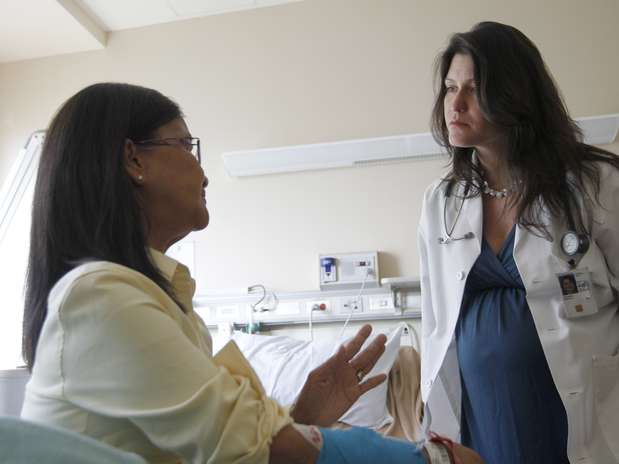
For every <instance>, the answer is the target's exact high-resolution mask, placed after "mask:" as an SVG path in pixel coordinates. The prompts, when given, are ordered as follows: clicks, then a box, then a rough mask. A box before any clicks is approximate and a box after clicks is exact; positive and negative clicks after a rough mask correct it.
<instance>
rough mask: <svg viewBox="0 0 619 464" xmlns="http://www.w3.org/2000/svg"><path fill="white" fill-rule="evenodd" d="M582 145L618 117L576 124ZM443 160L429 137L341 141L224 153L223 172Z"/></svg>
mask: <svg viewBox="0 0 619 464" xmlns="http://www.w3.org/2000/svg"><path fill="white" fill-rule="evenodd" d="M576 122H577V123H578V124H579V126H580V127H581V128H582V130H583V133H584V140H585V142H586V143H589V144H592V145H605V144H609V143H612V142H613V141H614V140H615V138H616V137H617V130H618V129H619V113H617V114H609V115H604V116H592V117H587V118H579V119H577V120H576ZM441 156H444V154H442V150H441V147H439V145H438V144H437V143H436V142H435V141H434V139H433V138H432V135H431V134H430V133H422V134H406V135H395V136H391V137H378V138H371V139H358V140H345V141H340V142H331V143H316V144H311V145H295V146H288V147H277V148H262V149H258V150H244V151H234V152H228V153H224V154H223V155H222V157H223V161H224V166H225V168H226V172H227V173H228V174H229V175H230V176H234V177H245V176H258V175H262V174H275V173H283V172H294V171H310V170H315V169H331V168H341V167H347V166H359V165H368V164H379V163H391V162H396V161H409V160H423V159H431V158H439V157H441Z"/></svg>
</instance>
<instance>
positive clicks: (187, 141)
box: [133, 137, 202, 164]
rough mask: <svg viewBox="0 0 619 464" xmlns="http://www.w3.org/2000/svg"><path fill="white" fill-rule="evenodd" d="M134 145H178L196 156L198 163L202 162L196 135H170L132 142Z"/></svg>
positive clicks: (198, 140)
mask: <svg viewBox="0 0 619 464" xmlns="http://www.w3.org/2000/svg"><path fill="white" fill-rule="evenodd" d="M133 143H135V144H136V145H146V146H148V145H150V146H165V145H169V146H174V145H177V146H180V147H181V148H182V149H183V150H185V151H186V152H189V153H191V154H192V155H193V156H195V157H196V159H197V160H198V163H199V164H202V156H201V154H200V139H199V138H198V137H170V138H166V139H148V140H140V141H139V142H133Z"/></svg>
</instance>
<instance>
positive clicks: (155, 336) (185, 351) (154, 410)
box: [58, 271, 292, 463]
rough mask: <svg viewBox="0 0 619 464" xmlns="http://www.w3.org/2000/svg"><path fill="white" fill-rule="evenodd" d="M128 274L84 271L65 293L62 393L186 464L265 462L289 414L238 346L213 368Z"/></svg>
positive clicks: (144, 285) (142, 282)
mask: <svg viewBox="0 0 619 464" xmlns="http://www.w3.org/2000/svg"><path fill="white" fill-rule="evenodd" d="M133 274H134V273H126V274H122V273H117V272H109V271H107V272H106V271H102V272H92V273H89V274H86V275H83V276H80V277H79V278H78V279H76V280H75V281H74V282H73V284H72V285H71V287H70V288H69V289H68V290H67V291H66V292H65V293H64V296H63V300H62V302H61V303H60V306H59V313H58V315H59V320H60V325H61V328H62V340H63V341H62V344H61V350H60V351H61V353H60V356H61V371H62V373H61V374H62V383H63V385H62V387H63V395H64V397H65V398H66V399H67V400H68V401H70V402H71V403H73V404H75V405H77V406H79V407H81V408H83V409H85V410H89V411H92V412H94V413H98V414H103V415H107V416H111V417H116V418H126V419H128V420H130V421H131V422H132V423H134V424H135V425H136V426H137V427H138V428H139V429H140V430H142V431H143V433H144V434H145V435H146V436H147V437H148V439H149V440H150V441H151V442H152V443H153V444H154V445H155V446H157V447H159V448H161V449H164V450H167V451H170V452H173V453H175V454H178V455H180V456H182V457H183V458H184V459H185V460H186V461H188V462H191V463H202V462H209V463H266V462H268V457H269V445H270V443H271V440H272V437H273V436H274V435H276V434H277V433H278V432H279V430H280V429H281V428H282V427H284V426H285V425H287V424H289V423H291V422H292V420H291V419H290V417H289V414H288V411H287V410H285V409H283V408H281V407H280V406H279V405H278V404H277V403H276V402H275V401H274V400H272V399H270V398H267V397H266V395H265V394H264V391H263V389H262V387H261V386H260V383H259V381H258V383H257V384H256V379H253V378H252V375H254V377H255V374H253V371H252V369H251V367H250V366H249V365H248V364H247V363H246V361H245V360H244V358H243V356H242V355H241V354H240V352H239V353H238V354H236V358H235V357H234V356H233V357H232V358H230V357H229V356H228V358H227V362H220V363H219V364H220V365H218V364H217V363H216V362H214V360H213V358H212V357H210V355H208V353H205V352H203V351H202V350H200V349H199V348H197V347H196V346H195V345H194V344H193V343H191V341H190V340H189V339H188V337H187V336H186V335H185V334H184V333H183V330H182V328H181V326H180V325H179V323H178V321H177V320H175V319H174V318H173V317H170V315H169V314H166V312H165V311H166V308H165V304H164V303H162V302H163V301H164V296H165V294H163V292H161V290H160V289H159V288H158V287H156V286H155V285H154V283H153V282H152V281H150V280H148V279H146V278H145V277H144V276H142V275H140V274H137V273H135V275H133ZM158 292H159V293H158ZM161 294H163V296H162V295H161ZM231 359H232V361H230V360H231ZM235 363H236V364H237V366H235Z"/></svg>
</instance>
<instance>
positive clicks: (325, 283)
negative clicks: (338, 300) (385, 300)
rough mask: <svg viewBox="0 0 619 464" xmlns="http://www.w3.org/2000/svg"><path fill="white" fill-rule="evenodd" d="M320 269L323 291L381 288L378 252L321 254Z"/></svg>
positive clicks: (319, 258) (319, 257)
mask: <svg viewBox="0 0 619 464" xmlns="http://www.w3.org/2000/svg"><path fill="white" fill-rule="evenodd" d="M318 269H319V276H318V278H319V282H320V289H321V290H347V289H360V288H362V287H363V288H364V289H365V288H377V287H379V286H380V275H379V270H378V252H377V251H366V252H355V253H329V254H321V255H319V256H318Z"/></svg>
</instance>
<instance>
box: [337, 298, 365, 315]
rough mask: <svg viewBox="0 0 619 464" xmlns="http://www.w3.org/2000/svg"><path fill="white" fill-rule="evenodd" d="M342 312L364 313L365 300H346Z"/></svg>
mask: <svg viewBox="0 0 619 464" xmlns="http://www.w3.org/2000/svg"><path fill="white" fill-rule="evenodd" d="M342 310H343V311H342V312H344V313H350V312H351V311H352V312H353V313H361V312H363V298H361V297H359V298H351V299H349V300H344V301H343V304H342Z"/></svg>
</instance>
